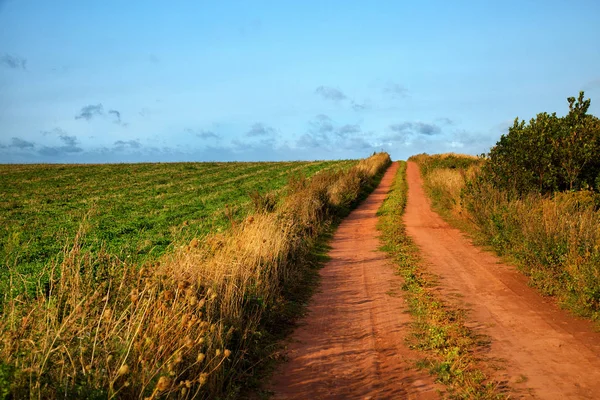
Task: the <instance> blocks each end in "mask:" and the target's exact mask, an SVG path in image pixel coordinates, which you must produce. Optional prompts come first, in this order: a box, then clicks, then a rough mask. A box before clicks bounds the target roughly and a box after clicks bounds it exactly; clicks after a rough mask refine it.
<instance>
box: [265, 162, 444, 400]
mask: <svg viewBox="0 0 600 400" xmlns="http://www.w3.org/2000/svg"><path fill="white" fill-rule="evenodd" d="M397 168H398V165H397V164H393V165H392V166H391V167H390V168H389V169H388V171H387V172H386V174H385V176H384V178H383V180H382V182H381V184H380V185H379V187H378V188H377V189H376V190H375V192H373V193H372V194H371V196H369V198H368V199H367V200H366V201H365V202H363V204H361V205H360V206H359V207H358V208H357V209H356V210H354V211H353V212H352V213H351V214H350V215H349V216H348V217H347V218H346V219H345V220H344V221H343V222H342V224H341V225H340V226H339V228H338V230H337V232H336V233H335V236H334V238H333V240H332V242H331V246H332V249H331V251H330V253H329V256H330V257H331V259H330V261H329V262H328V263H327V264H326V265H325V267H324V268H323V269H322V270H321V285H320V292H319V293H316V294H315V296H314V297H313V299H312V301H311V304H310V305H309V312H308V315H307V317H306V318H305V320H304V321H303V322H302V323H301V326H299V327H298V328H297V329H296V331H295V332H294V334H293V335H292V341H291V343H290V345H289V346H288V357H289V361H288V362H286V363H283V364H282V365H281V366H280V368H279V370H278V371H276V373H275V374H274V377H273V380H272V382H271V385H270V387H269V389H270V390H272V391H274V392H275V396H274V398H275V399H303V400H305V399H309V400H316V399H369V398H372V399H410V398H419V399H421V398H437V397H438V394H437V391H436V389H437V388H439V386H436V385H435V384H434V383H433V380H432V378H431V377H429V376H428V374H427V373H426V372H420V371H415V370H414V360H415V359H416V358H417V356H416V355H414V353H412V351H411V350H409V349H408V348H407V347H406V346H405V341H404V339H405V335H406V333H407V332H408V327H407V324H409V323H410V317H409V316H408V315H407V314H406V306H405V305H404V302H403V300H402V298H401V296H400V295H397V294H394V293H390V291H393V290H399V287H400V285H401V281H400V278H399V277H397V276H395V275H394V267H393V265H392V264H391V262H390V261H389V260H388V259H387V258H386V254H385V253H383V252H381V251H379V250H378V248H379V246H380V242H379V239H378V238H377V237H378V232H377V230H376V224H377V216H376V212H377V209H378V208H379V206H380V205H381V203H382V202H383V200H384V198H385V196H386V194H387V193H388V191H389V188H390V185H391V183H392V180H393V177H394V175H395V173H396V171H397Z"/></svg>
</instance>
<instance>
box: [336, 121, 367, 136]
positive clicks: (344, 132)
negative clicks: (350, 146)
mask: <svg viewBox="0 0 600 400" xmlns="http://www.w3.org/2000/svg"><path fill="white" fill-rule="evenodd" d="M360 131H361V129H360V125H356V124H354V125H351V124H346V125H343V126H340V127H339V128H337V129H336V130H335V133H336V134H337V135H338V136H340V137H343V138H346V137H348V136H349V135H352V134H354V133H358V132H360Z"/></svg>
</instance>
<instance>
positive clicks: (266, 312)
mask: <svg viewBox="0 0 600 400" xmlns="http://www.w3.org/2000/svg"><path fill="white" fill-rule="evenodd" d="M389 164H390V159H389V155H388V154H386V153H379V154H375V155H373V156H371V157H369V158H368V159H365V160H361V161H360V162H359V163H358V164H357V165H356V166H355V167H353V168H351V169H350V170H348V171H346V172H326V173H320V174H317V175H315V176H314V177H313V178H312V179H311V180H307V179H303V178H296V179H292V180H291V181H290V185H289V187H288V194H287V196H285V197H284V198H283V200H282V201H281V202H280V203H279V204H276V205H275V204H273V203H272V202H270V201H267V202H263V201H261V199H260V198H259V197H260V196H258V195H254V197H256V201H255V205H256V206H257V208H258V211H257V212H256V213H255V214H253V215H249V216H248V217H247V218H246V219H245V220H244V221H243V222H242V223H239V224H235V225H234V226H232V227H231V229H229V230H228V231H227V232H225V233H221V234H213V235H210V236H207V237H204V238H196V239H193V240H192V241H191V242H190V243H184V244H181V245H179V247H177V248H175V249H174V250H173V251H171V252H170V253H169V254H167V255H166V256H164V257H163V259H162V260H160V262H159V263H157V264H154V265H145V266H141V267H140V266H135V265H130V264H127V263H126V262H123V261H122V260H119V259H118V258H116V257H113V256H110V255H109V254H100V255H99V256H97V257H95V258H92V257H90V255H89V254H87V253H84V252H82V251H81V249H80V247H79V242H80V240H81V236H82V235H83V234H84V232H83V231H82V232H81V233H80V234H79V235H78V236H77V238H75V242H74V244H73V245H72V246H70V247H69V248H68V249H66V250H65V252H66V257H64V261H63V262H62V263H60V264H58V265H53V266H50V267H49V268H51V270H52V272H51V276H52V279H51V280H50V284H49V285H48V286H41V287H40V288H39V290H38V293H37V295H36V296H30V297H26V296H25V295H20V296H18V297H16V298H13V299H6V301H5V303H4V309H3V310H2V314H1V319H0V336H1V339H0V398H2V397H7V396H9V397H12V398H28V397H29V398H44V399H46V398H49V399H54V398H159V397H161V398H217V397H220V398H234V397H236V395H237V392H236V391H237V390H238V389H239V387H240V383H239V381H243V380H244V379H248V378H249V377H251V376H252V375H253V374H254V370H255V367H256V364H259V363H260V362H261V360H260V357H262V355H263V354H264V352H265V349H264V346H265V345H266V344H267V343H268V341H267V340H268V339H266V338H265V336H268V334H269V332H268V331H267V330H268V326H267V325H265V321H266V320H269V319H273V318H275V319H276V318H277V316H278V313H280V312H281V310H282V309H283V307H284V304H285V302H286V297H285V290H286V288H288V287H289V286H292V285H294V283H295V282H297V280H298V279H299V277H300V276H301V275H302V273H303V270H305V269H306V268H307V264H308V261H307V258H308V257H307V256H308V255H309V253H310V251H311V249H312V248H313V246H314V245H315V243H316V241H317V240H318V239H317V238H318V236H319V235H320V234H322V233H323V232H324V231H325V230H326V229H327V228H328V227H329V226H330V224H331V223H332V222H333V221H334V220H335V219H336V218H339V217H340V216H342V215H344V214H345V213H347V212H348V210H349V208H351V207H352V206H353V205H354V204H355V203H356V202H357V201H359V200H360V198H361V196H363V195H364V194H365V192H366V191H368V190H370V189H372V186H373V184H374V180H375V179H376V177H377V176H378V175H379V174H381V173H382V172H383V171H384V170H385V169H386V168H387V166H388V165H389ZM15 279H17V277H15Z"/></svg>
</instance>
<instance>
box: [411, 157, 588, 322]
mask: <svg viewBox="0 0 600 400" xmlns="http://www.w3.org/2000/svg"><path fill="white" fill-rule="evenodd" d="M446 158H447V157H446ZM440 159H441V158H440ZM468 159H470V157H469V158H468ZM414 160H415V161H417V162H418V163H419V165H420V166H421V168H422V172H423V175H424V182H425V186H426V189H427V191H428V193H429V194H430V196H431V198H432V200H433V203H434V206H436V207H437V209H438V210H439V211H440V212H441V213H442V215H444V216H446V217H451V218H459V219H460V221H461V222H463V223H465V224H468V226H470V227H471V229H474V230H476V231H477V232H478V233H479V234H481V236H482V237H483V239H484V241H485V243H487V244H490V245H492V246H493V247H494V249H495V250H496V251H497V252H498V253H499V254H500V255H505V256H509V257H511V258H512V259H514V261H515V262H516V263H517V265H518V266H519V268H520V269H521V270H522V271H523V272H524V273H525V274H527V275H528V276H529V277H530V282H531V284H532V285H534V286H535V287H537V288H538V289H539V290H540V291H541V292H542V293H544V294H547V295H552V296H556V297H557V298H558V299H559V301H561V302H562V303H563V304H564V305H566V306H567V307H568V308H569V309H571V310H572V311H574V312H575V313H577V314H580V315H584V316H587V317H590V318H592V319H594V320H600V195H599V194H598V193H595V192H592V191H586V190H581V191H577V192H560V193H555V194H554V195H551V196H542V195H539V194H529V195H525V196H518V195H517V194H515V193H510V192H506V191H501V190H499V189H497V188H495V187H493V185H492V184H491V183H489V182H486V181H485V180H483V179H481V178H480V176H479V175H478V171H479V164H472V165H469V166H466V167H465V166H461V167H457V168H447V167H446V166H445V165H444V164H443V163H442V162H440V161H439V159H436V158H435V156H427V155H419V156H418V157H416V158H415V159H414ZM454 222H456V221H454ZM462 226H465V225H462Z"/></svg>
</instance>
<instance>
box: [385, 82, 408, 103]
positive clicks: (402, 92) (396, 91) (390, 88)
mask: <svg viewBox="0 0 600 400" xmlns="http://www.w3.org/2000/svg"><path fill="white" fill-rule="evenodd" d="M383 92H384V93H385V94H387V95H389V96H392V97H394V98H398V99H399V98H403V97H406V96H408V89H406V87H404V86H403V85H400V84H398V83H394V82H388V83H387V84H386V85H385V86H384V88H383Z"/></svg>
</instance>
